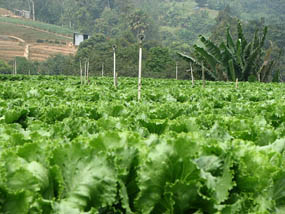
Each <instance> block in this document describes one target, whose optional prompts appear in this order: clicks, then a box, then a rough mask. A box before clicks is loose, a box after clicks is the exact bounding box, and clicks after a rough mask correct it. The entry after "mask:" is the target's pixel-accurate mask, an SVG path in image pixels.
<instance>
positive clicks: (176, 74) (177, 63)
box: [176, 62, 178, 80]
mask: <svg viewBox="0 0 285 214" xmlns="http://www.w3.org/2000/svg"><path fill="white" fill-rule="evenodd" d="M176 80H178V63H177V62H176Z"/></svg>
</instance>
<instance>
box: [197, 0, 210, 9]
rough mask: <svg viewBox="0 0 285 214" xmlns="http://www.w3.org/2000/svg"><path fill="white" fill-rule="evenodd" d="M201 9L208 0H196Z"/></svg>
mask: <svg viewBox="0 0 285 214" xmlns="http://www.w3.org/2000/svg"><path fill="white" fill-rule="evenodd" d="M195 1H196V3H197V4H198V6H199V7H205V6H206V4H207V3H208V0H195Z"/></svg>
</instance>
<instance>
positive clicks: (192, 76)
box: [190, 63, 194, 86]
mask: <svg viewBox="0 0 285 214" xmlns="http://www.w3.org/2000/svg"><path fill="white" fill-rule="evenodd" d="M190 71H191V79H192V86H194V75H193V68H192V64H191V63H190Z"/></svg>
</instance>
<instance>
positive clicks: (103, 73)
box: [102, 63, 104, 77]
mask: <svg viewBox="0 0 285 214" xmlns="http://www.w3.org/2000/svg"><path fill="white" fill-rule="evenodd" d="M102 77H104V63H102Z"/></svg>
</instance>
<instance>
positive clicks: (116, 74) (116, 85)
mask: <svg viewBox="0 0 285 214" xmlns="http://www.w3.org/2000/svg"><path fill="white" fill-rule="evenodd" d="M115 83H116V84H115V85H116V88H117V87H118V73H117V72H116V81H115Z"/></svg>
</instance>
